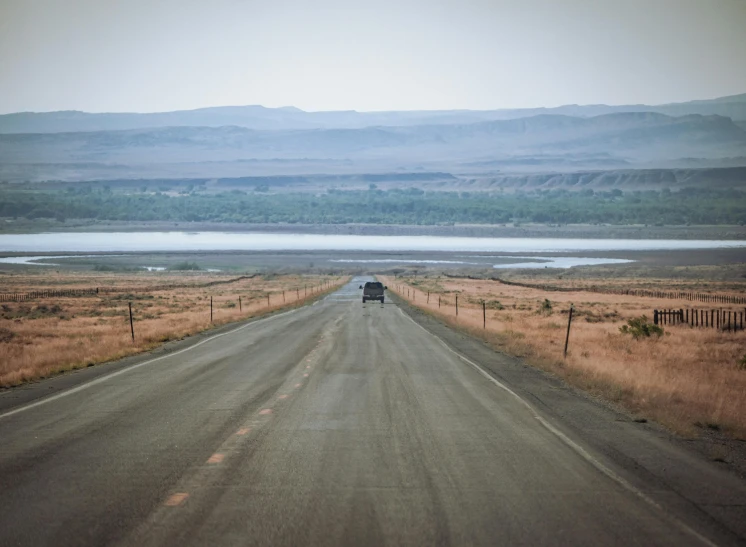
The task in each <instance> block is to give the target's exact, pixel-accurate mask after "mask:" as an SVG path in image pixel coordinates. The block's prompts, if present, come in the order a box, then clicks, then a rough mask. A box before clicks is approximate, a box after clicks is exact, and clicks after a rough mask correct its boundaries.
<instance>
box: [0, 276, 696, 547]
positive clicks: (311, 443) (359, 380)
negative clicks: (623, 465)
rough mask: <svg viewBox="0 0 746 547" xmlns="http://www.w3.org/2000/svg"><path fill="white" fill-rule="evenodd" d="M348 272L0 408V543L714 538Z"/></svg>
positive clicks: (658, 541)
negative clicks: (197, 335)
mask: <svg viewBox="0 0 746 547" xmlns="http://www.w3.org/2000/svg"><path fill="white" fill-rule="evenodd" d="M361 279H362V278H358V279H355V280H353V281H352V282H351V283H350V284H349V285H347V286H346V287H344V288H343V289H341V290H340V291H338V292H336V293H334V294H332V295H330V296H328V297H326V298H325V299H324V300H323V301H321V302H318V303H317V304H315V305H313V306H308V307H305V308H301V309H298V310H295V311H291V312H288V313H284V314H279V315H276V316H273V317H270V318H267V319H263V320H260V321H256V322H253V323H250V324H248V325H244V326H242V327H240V328H237V329H235V330H234V331H232V332H231V333H230V334H225V335H221V336H219V337H214V338H212V339H209V340H207V341H205V342H203V343H201V344H199V345H197V346H193V347H191V348H189V349H186V350H185V351H182V352H179V353H175V354H172V355H167V356H164V357H160V358H158V359H157V360H153V361H152V362H146V361H147V359H146V358H143V361H144V362H145V364H142V365H141V366H136V367H130V368H128V369H122V370H124V372H119V373H117V375H115V376H111V377H102V378H100V379H99V380H97V381H96V382H94V383H91V384H83V385H82V386H80V387H81V388H82V389H80V388H79V389H77V390H76V391H75V392H73V393H71V394H69V395H64V394H63V395H62V396H59V395H57V396H55V397H54V398H51V399H49V400H48V402H45V400H44V399H41V400H40V403H41V404H38V403H36V404H35V406H31V407H29V408H26V409H23V408H19V409H14V410H13V411H11V412H12V413H8V412H7V411H5V413H4V414H3V413H2V411H0V544H2V545H103V544H117V543H118V544H122V545H293V546H297V545H386V544H393V545H503V544H526V545H548V544H556V545H599V544H615V545H627V544H632V543H636V544H641V545H702V544H707V541H708V540H707V537H708V534H707V530H705V531H704V532H703V531H701V530H698V531H695V530H694V529H693V528H692V527H690V526H689V525H688V524H687V523H685V522H684V521H683V520H682V519H681V518H680V516H676V515H673V514H670V513H669V512H668V511H667V510H666V508H661V507H656V506H655V505H654V504H651V503H648V502H647V501H646V500H645V499H644V497H641V496H640V495H639V493H636V492H635V491H634V488H631V487H630V486H629V485H627V484H625V483H624V482H623V481H621V482H620V481H619V480H615V477H614V476H611V475H610V474H609V473H605V472H604V471H603V469H600V468H599V466H598V465H595V464H594V460H593V455H592V454H587V453H583V449H580V448H579V447H578V446H573V442H572V440H571V439H567V438H563V436H562V434H561V433H560V434H559V435H558V432H556V431H552V430H551V429H550V428H547V427H546V426H545V425H544V424H543V423H542V420H541V417H539V419H537V414H536V412H535V411H534V410H533V409H532V408H531V407H529V406H527V405H526V404H525V403H524V402H523V401H521V400H520V399H518V398H517V397H516V396H515V395H514V394H512V393H510V392H509V391H506V390H505V389H503V388H501V387H500V386H499V385H497V384H496V383H495V382H494V381H491V380H490V378H489V377H488V375H486V374H485V373H483V372H482V371H480V370H479V369H478V368H477V367H475V366H473V365H471V364H469V363H467V362H465V361H464V360H463V359H461V358H460V357H459V356H458V355H456V354H455V353H453V352H452V351H450V350H448V349H447V348H446V347H445V346H444V345H443V344H442V343H441V342H440V341H439V340H438V339H436V338H435V337H433V336H432V335H431V334H429V333H428V332H426V331H425V330H424V329H423V328H421V327H420V326H418V325H417V324H416V323H415V322H414V321H412V320H411V319H410V318H409V317H408V316H407V315H406V314H404V313H403V312H402V310H400V309H399V308H398V307H397V306H396V305H395V304H392V303H389V302H387V303H386V305H380V304H377V303H376V304H366V305H365V306H363V305H362V303H361V302H360V291H359V290H358V288H357V287H358V285H359V284H360V283H361ZM362 281H364V280H362ZM475 365H478V364H475ZM700 528H701V527H700Z"/></svg>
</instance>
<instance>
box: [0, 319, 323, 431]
mask: <svg viewBox="0 0 746 547" xmlns="http://www.w3.org/2000/svg"><path fill="white" fill-rule="evenodd" d="M306 307H310V306H308V305H304V306H301V307H299V308H295V309H292V310H288V311H286V312H282V313H278V314H276V315H271V316H269V317H262V318H260V319H257V320H255V321H251V322H249V323H246V324H245V325H241V326H240V327H237V328H235V329H232V330H229V331H228V332H223V333H221V334H215V335H213V336H210V337H209V338H205V339H204V340H202V341H200V342H197V343H196V344H194V345H192V346H189V347H188V348H184V349H180V350H179V351H175V352H173V353H168V354H166V355H161V356H160V357H156V358H154V359H148V360H147V361H143V362H142V363H137V364H135V365H130V366H127V367H125V368H123V369H121V370H118V371H116V372H112V373H111V374H106V375H104V376H99V377H98V378H95V379H93V380H91V381H90V382H86V383H84V384H80V385H79V386H75V387H73V388H70V389H67V390H65V391H63V392H61V393H57V394H56V395H52V396H50V397H44V398H43V399H40V400H38V401H35V402H33V403H30V404H28V405H26V406H21V407H18V408H14V409H13V410H9V411H8V412H5V413H3V414H0V420H2V419H3V418H7V417H9V416H13V415H14V414H19V413H21V412H24V411H26V410H30V409H32V408H36V407H37V406H41V405H44V404H47V403H51V402H52V401H56V400H57V399H61V398H62V397H67V396H68V395H72V394H73V393H78V392H79V391H83V390H84V389H88V388H89V387H91V386H95V385H96V384H100V383H102V382H106V381H107V380H111V379H112V378H114V377H116V376H119V375H120V374H125V373H127V372H131V371H133V370H135V369H138V368H140V367H143V366H145V365H149V364H151V363H154V362H155V361H160V360H161V359H167V358H169V357H173V356H175V355H179V354H180V353H184V352H186V351H190V350H192V349H194V348H196V347H198V346H201V345H202V344H205V343H207V342H211V341H212V340H215V339H216V338H220V337H221V336H227V335H229V334H233V333H234V332H238V331H240V330H243V329H245V328H248V327H251V326H254V325H256V324H258V323H264V322H267V321H271V320H272V319H276V318H277V317H282V316H284V315H289V314H291V313H295V312H298V311H300V310H302V309H304V308H306Z"/></svg>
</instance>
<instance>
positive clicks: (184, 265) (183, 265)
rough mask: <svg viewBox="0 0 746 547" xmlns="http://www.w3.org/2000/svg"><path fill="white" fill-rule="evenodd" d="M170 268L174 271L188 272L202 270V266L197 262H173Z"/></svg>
mask: <svg viewBox="0 0 746 547" xmlns="http://www.w3.org/2000/svg"><path fill="white" fill-rule="evenodd" d="M168 269H169V270H173V271H180V272H186V271H195V270H201V269H202V268H200V267H199V265H198V264H197V263H196V262H179V263H178V264H172V265H171V266H169V267H168Z"/></svg>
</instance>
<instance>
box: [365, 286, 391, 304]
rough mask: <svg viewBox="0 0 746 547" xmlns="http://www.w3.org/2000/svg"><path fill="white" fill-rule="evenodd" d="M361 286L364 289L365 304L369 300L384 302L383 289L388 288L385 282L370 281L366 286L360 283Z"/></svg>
mask: <svg viewBox="0 0 746 547" xmlns="http://www.w3.org/2000/svg"><path fill="white" fill-rule="evenodd" d="M360 288H361V289H363V304H365V303H366V302H367V301H368V300H380V301H381V304H383V291H384V290H385V289H386V288H387V287H384V286H383V283H379V282H378V281H368V282H367V283H366V284H365V286H364V287H363V286H362V285H360Z"/></svg>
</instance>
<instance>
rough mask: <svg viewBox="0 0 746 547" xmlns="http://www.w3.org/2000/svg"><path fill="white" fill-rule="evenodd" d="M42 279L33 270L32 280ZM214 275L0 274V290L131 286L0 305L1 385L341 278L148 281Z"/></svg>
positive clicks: (138, 347) (172, 336) (276, 304)
mask: <svg viewBox="0 0 746 547" xmlns="http://www.w3.org/2000/svg"><path fill="white" fill-rule="evenodd" d="M42 279H43V278H41V277H37V278H36V279H35V281H41V280H42ZM219 279H221V278H220V277H218V276H210V275H189V274H187V275H184V276H176V275H169V276H164V275H158V274H152V275H151V274H148V275H144V274H131V275H127V274H122V275H111V274H107V275H100V276H97V275H95V274H84V275H80V274H64V273H63V274H58V273H55V274H53V275H52V276H50V277H48V278H45V283H39V284H38V285H35V286H30V285H29V280H28V278H26V277H21V276H18V277H17V278H15V279H13V278H10V279H6V280H4V281H7V282H6V283H5V284H4V290H5V291H7V292H23V291H26V290H33V289H36V288H45V289H58V288H71V287H90V286H101V287H104V286H106V287H117V286H119V287H135V288H138V290H136V291H134V292H132V293H113V294H102V295H101V296H96V297H93V296H91V297H76V298H50V299H44V300H36V301H31V302H6V303H2V304H0V387H9V386H13V385H18V384H21V383H23V382H27V381H31V380H37V379H40V378H44V377H47V376H50V375H54V374H58V373H60V372H64V371H67V370H72V369H76V368H81V367H86V366H91V365H93V364H96V363H101V362H105V361H110V360H113V359H117V358H120V357H124V356H126V355H131V354H134V353H139V352H142V351H147V350H150V349H152V348H154V347H156V346H158V345H159V344H162V343H164V342H168V341H170V340H178V339H181V338H184V337H185V336H189V335H192V334H195V333H197V332H200V331H203V330H207V329H210V328H213V327H215V326H219V325H223V324H225V323H229V322H232V321H238V320H242V319H248V318H250V317H255V316H258V315H262V314H266V313H269V312H271V311H274V310H277V309H280V308H283V307H291V306H298V305H302V304H303V303H305V302H307V301H309V300H310V299H313V298H316V297H317V296H318V295H320V294H323V292H322V289H321V288H320V285H321V284H322V283H323V282H326V283H328V284H329V287H330V288H329V290H331V288H333V287H337V286H339V285H340V284H341V283H342V282H343V281H345V280H344V279H342V278H338V277H329V276H290V275H288V276H265V277H255V278H252V279H243V280H240V281H236V282H234V283H230V284H227V285H217V286H213V287H199V286H193V287H192V286H188V287H184V288H179V289H171V290H160V291H159V290H156V291H149V290H148V288H147V287H148V286H149V285H150V286H157V285H164V284H166V283H171V282H173V283H179V284H193V285H201V284H203V283H205V282H209V281H211V280H219ZM222 279H225V278H224V277H223V278H222ZM51 280H56V281H57V283H53V282H50V281H51ZM190 281H191V283H190ZM304 287H307V290H306V289H304ZM312 287H313V289H312ZM283 292H284V297H283ZM324 292H328V290H327V291H324ZM267 295H269V297H270V301H269V304H268V303H267ZM211 296H212V298H213V318H214V320H213V322H212V323H211V322H210V297H211ZM239 297H241V309H240V310H239V302H238V299H239ZM129 302H132V311H133V316H134V321H135V322H134V326H135V341H134V342H133V341H132V338H131V333H130V324H129V313H128V303H129Z"/></svg>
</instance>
